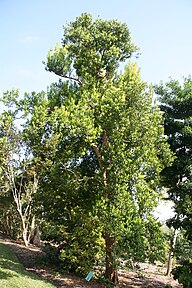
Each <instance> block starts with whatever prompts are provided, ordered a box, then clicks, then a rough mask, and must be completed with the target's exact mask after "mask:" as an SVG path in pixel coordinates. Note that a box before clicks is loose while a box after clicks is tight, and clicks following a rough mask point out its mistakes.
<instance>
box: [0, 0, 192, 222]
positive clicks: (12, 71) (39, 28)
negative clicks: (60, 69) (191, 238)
mask: <svg viewBox="0 0 192 288" xmlns="http://www.w3.org/2000/svg"><path fill="white" fill-rule="evenodd" d="M83 12H88V13H91V14H92V15H93V16H94V17H97V16H100V18H103V19H118V20H119V21H121V22H126V23H127V25H128V27H129V29H130V32H131V35H132V40H133V42H134V44H136V45H137V46H139V47H140V52H141V56H140V58H139V59H133V61H137V62H138V65H139V67H140V68H141V76H142V78H143V79H144V80H146V81H147V82H148V83H155V84H157V83H159V82H160V80H163V81H164V82H165V81H168V79H169V77H170V76H171V77H172V78H174V79H178V80H182V77H183V76H184V77H187V76H188V75H190V74H192V0H72V1H70V0H0V37H1V41H0V94H1V95H2V92H3V91H6V90H8V89H12V88H19V89H20V91H21V94H22V93H23V92H31V91H37V92H38V91H41V90H45V91H46V89H47V86H49V85H50V84H51V83H52V82H55V81H56V80H57V79H58V77H57V76H54V75H53V74H51V73H49V72H46V71H45V69H44V65H43V64H42V61H44V60H46V56H47V53H48V51H49V49H50V48H53V47H54V46H55V44H56V43H57V42H60V41H61V38H62V34H63V25H65V24H66V23H67V22H69V21H72V20H74V19H75V18H76V17H77V16H79V15H80V14H81V13H83ZM0 108H1V107H0ZM168 210H169V209H168V208H167V206H165V207H164V208H162V209H161V213H163V216H164V218H166V214H167V212H168Z"/></svg>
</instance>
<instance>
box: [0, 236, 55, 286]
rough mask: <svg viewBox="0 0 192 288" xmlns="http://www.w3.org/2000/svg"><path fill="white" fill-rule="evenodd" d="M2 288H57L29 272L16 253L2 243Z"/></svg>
mask: <svg viewBox="0 0 192 288" xmlns="http://www.w3.org/2000/svg"><path fill="white" fill-rule="evenodd" d="M0 287H2V288H21V287H22V288H32V287H35V288H55V286H53V285H52V284H50V283H48V282H46V281H43V280H42V279H40V278H39V277H38V276H36V275H35V274H33V273H29V272H27V271H26V270H25V269H24V267H23V265H21V264H20V263H19V261H18V259H17V257H16V256H15V255H14V253H13V252H12V251H11V250H10V249H9V248H8V247H7V246H6V245H5V244H3V243H1V242H0Z"/></svg>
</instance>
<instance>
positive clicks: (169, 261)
mask: <svg viewBox="0 0 192 288" xmlns="http://www.w3.org/2000/svg"><path fill="white" fill-rule="evenodd" d="M177 234H178V231H177V230H175V232H174V235H173V241H172V244H171V248H170V251H169V258H168V264H167V272H166V275H167V276H170V274H171V270H172V264H173V256H174V251H173V250H174V248H175V245H176V240H177Z"/></svg>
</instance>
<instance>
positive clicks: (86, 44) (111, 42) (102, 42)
mask: <svg viewBox="0 0 192 288" xmlns="http://www.w3.org/2000/svg"><path fill="white" fill-rule="evenodd" d="M136 49H137V47H136V46H134V45H133V44H132V43H131V37H130V32H129V30H128V27H127V25H126V24H121V23H119V22H118V21H117V20H112V21H105V20H102V19H100V18H97V19H96V20H95V21H93V19H92V16H91V15H90V14H87V13H84V14H82V15H80V16H79V17H77V18H76V20H75V21H73V22H70V23H69V24H68V25H66V26H65V27H64V34H63V39H62V46H60V45H57V46H56V47H55V50H54V51H52V50H51V51H50V52H49V54H48V58H47V60H48V61H47V64H46V69H47V70H48V71H51V72H54V73H55V74H57V75H59V76H62V77H66V78H69V79H72V80H76V82H77V83H79V84H80V85H81V84H82V83H84V82H85V81H98V80H99V79H102V77H104V76H107V78H108V79H109V78H111V77H114V72H115V71H116V69H117V68H118V66H119V62H121V61H124V60H126V59H127V58H130V56H131V55H132V53H133V52H135V51H136ZM89 84H91V83H89ZM95 84H96V83H95Z"/></svg>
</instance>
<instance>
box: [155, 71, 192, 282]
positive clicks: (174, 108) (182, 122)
mask: <svg viewBox="0 0 192 288" xmlns="http://www.w3.org/2000/svg"><path fill="white" fill-rule="evenodd" d="M155 90H156V93H157V94H158V95H159V101H160V108H161V110H162V111H163V112H164V118H165V134H166V135H167V137H168V142H169V143H170V148H171V150H172V151H173V152H174V153H175V156H176V158H175V160H174V162H173V164H172V166H170V167H168V168H165V170H164V171H163V176H164V178H163V179H164V185H165V186H167V187H168V188H169V190H168V195H169V198H170V200H172V201H173V203H174V209H175V218H174V219H172V220H171V221H170V224H171V225H172V226H173V227H174V228H175V229H178V228H182V229H183V231H184V234H185V236H186V237H187V238H188V240H189V241H191V240H192V233H191V225H192V80H191V78H190V77H189V78H186V79H184V81H183V83H182V84H180V83H179V81H176V80H172V79H171V80H170V81H169V82H167V83H165V84H163V83H161V84H160V85H158V86H156V89H155ZM189 243H190V242H189ZM190 249H191V253H192V246H190ZM191 253H188V259H187V260H186V259H185V261H184V266H185V268H183V271H182V269H181V273H180V274H182V273H185V277H186V280H183V281H186V283H187V277H189V278H190V279H191V275H188V276H187V273H189V274H190V273H191V272H187V269H191V268H189V267H191V255H190V254H191ZM181 256H182V255H181ZM187 263H188V264H187ZM187 265H188V268H187ZM184 270H185V271H184ZM178 275H179V274H178ZM179 277H181V278H182V277H183V276H181V275H180V276H178V278H179ZM185 277H184V278H185ZM184 278H183V279H184ZM188 283H189V284H188V285H189V286H185V287H191V283H192V282H191V281H189V282H188ZM183 284H184V282H183Z"/></svg>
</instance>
